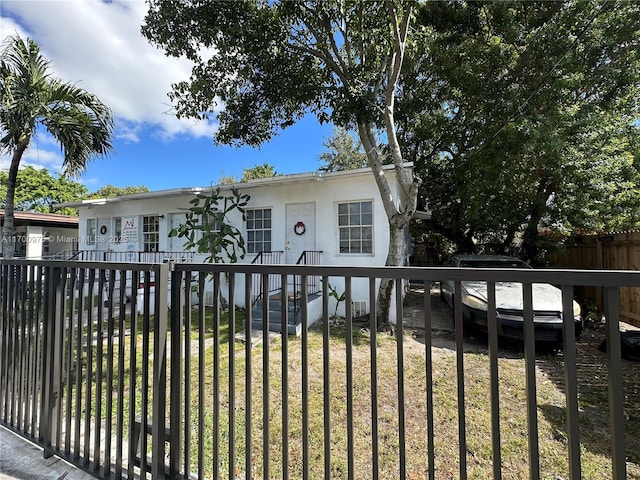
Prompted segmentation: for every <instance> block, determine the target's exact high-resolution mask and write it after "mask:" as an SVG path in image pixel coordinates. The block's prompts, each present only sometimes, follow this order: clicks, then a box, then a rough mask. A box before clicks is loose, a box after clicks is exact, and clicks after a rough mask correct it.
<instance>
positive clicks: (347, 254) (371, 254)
mask: <svg viewBox="0 0 640 480" xmlns="http://www.w3.org/2000/svg"><path fill="white" fill-rule="evenodd" d="M365 202H369V203H371V252H358V253H351V252H341V251H340V225H339V220H338V216H339V213H338V211H339V208H340V205H342V204H345V203H346V204H350V203H365ZM374 210H375V202H374V201H373V199H372V198H363V199H353V200H340V201H336V202H335V207H334V212H335V219H334V221H335V226H336V247H337V248H336V252H337V256H343V257H350V258H353V257H375V254H376V244H375V238H376V232H375V215H374Z"/></svg>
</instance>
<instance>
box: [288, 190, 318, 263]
mask: <svg viewBox="0 0 640 480" xmlns="http://www.w3.org/2000/svg"><path fill="white" fill-rule="evenodd" d="M286 212H287V213H286V217H287V218H286V227H285V228H286V229H287V234H286V262H287V263H288V264H294V263H296V262H297V261H298V259H299V258H300V255H301V254H302V252H304V251H305V250H315V249H316V204H315V203H313V202H309V203H289V204H287V206H286Z"/></svg>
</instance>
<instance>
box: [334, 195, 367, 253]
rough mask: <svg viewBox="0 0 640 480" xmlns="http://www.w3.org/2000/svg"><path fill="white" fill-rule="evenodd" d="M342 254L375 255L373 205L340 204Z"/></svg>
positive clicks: (363, 203) (365, 203)
mask: <svg viewBox="0 0 640 480" xmlns="http://www.w3.org/2000/svg"><path fill="white" fill-rule="evenodd" d="M338 232H339V242H340V253H352V254H353V253H373V203H372V202H371V201H366V202H348V203H339V204H338Z"/></svg>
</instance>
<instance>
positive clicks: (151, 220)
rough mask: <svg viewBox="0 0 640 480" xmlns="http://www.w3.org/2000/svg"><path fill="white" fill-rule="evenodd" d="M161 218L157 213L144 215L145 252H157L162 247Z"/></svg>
mask: <svg viewBox="0 0 640 480" xmlns="http://www.w3.org/2000/svg"><path fill="white" fill-rule="evenodd" d="M159 230H160V219H159V217H158V216H157V215H151V216H148V217H142V241H143V242H144V251H145V252H157V251H158V250H159V248H160V243H159V241H160V235H159Z"/></svg>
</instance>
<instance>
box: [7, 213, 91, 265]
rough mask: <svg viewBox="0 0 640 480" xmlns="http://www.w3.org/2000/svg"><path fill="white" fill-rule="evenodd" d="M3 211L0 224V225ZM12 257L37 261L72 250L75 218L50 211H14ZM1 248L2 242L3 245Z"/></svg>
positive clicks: (76, 240) (76, 239)
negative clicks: (14, 246)
mask: <svg viewBox="0 0 640 480" xmlns="http://www.w3.org/2000/svg"><path fill="white" fill-rule="evenodd" d="M4 216H5V213H4V210H0V225H1V226H2V227H4ZM13 218H14V220H13V222H14V229H15V235H16V248H15V257H22V258H29V259H32V260H40V259H47V258H56V257H57V256H58V255H62V254H65V255H66V254H68V253H69V252H74V251H76V250H77V247H78V222H79V219H78V217H73V216H69V215H58V214H54V213H34V212H18V211H16V212H14V214H13ZM3 247H4V245H3Z"/></svg>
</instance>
